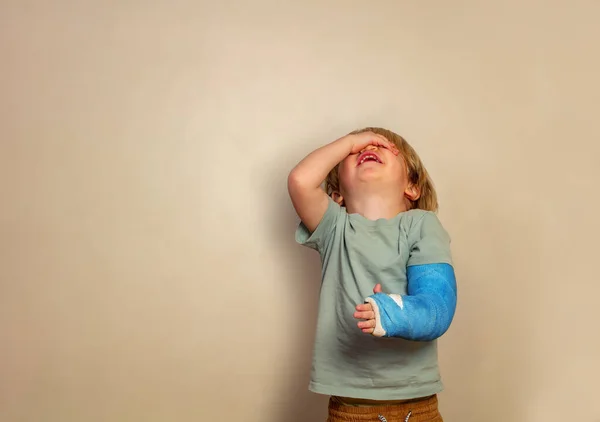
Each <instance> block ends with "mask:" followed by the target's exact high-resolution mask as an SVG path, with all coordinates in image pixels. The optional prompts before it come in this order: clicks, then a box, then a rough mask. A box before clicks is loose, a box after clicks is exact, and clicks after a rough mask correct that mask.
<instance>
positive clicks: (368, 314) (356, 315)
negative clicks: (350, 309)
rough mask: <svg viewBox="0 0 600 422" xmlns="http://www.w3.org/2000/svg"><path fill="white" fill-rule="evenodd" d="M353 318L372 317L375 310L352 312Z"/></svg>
mask: <svg viewBox="0 0 600 422" xmlns="http://www.w3.org/2000/svg"><path fill="white" fill-rule="evenodd" d="M354 318H356V319H367V320H369V319H374V318H375V312H373V311H366V312H354Z"/></svg>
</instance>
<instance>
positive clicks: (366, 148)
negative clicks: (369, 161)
mask: <svg viewBox="0 0 600 422" xmlns="http://www.w3.org/2000/svg"><path fill="white" fill-rule="evenodd" d="M375 150H377V146H375V145H367V146H366V147H364V148H363V149H362V150H361V151H360V152H361V153H363V152H365V151H375Z"/></svg>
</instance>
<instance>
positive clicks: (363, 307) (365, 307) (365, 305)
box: [356, 303, 373, 312]
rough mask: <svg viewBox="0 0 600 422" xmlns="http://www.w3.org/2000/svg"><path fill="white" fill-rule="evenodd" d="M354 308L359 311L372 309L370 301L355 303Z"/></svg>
mask: <svg viewBox="0 0 600 422" xmlns="http://www.w3.org/2000/svg"><path fill="white" fill-rule="evenodd" d="M356 310H357V311H359V312H363V311H372V310H373V307H372V306H371V304H370V303H361V304H360V305H356Z"/></svg>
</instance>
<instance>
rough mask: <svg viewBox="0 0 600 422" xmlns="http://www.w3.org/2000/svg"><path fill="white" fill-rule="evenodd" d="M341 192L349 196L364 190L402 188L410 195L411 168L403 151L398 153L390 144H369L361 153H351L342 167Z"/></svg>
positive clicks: (399, 189) (392, 190)
mask: <svg viewBox="0 0 600 422" xmlns="http://www.w3.org/2000/svg"><path fill="white" fill-rule="evenodd" d="M338 172H339V181H340V191H341V192H340V193H341V195H342V197H345V198H348V197H349V196H353V195H356V194H360V192H361V191H362V192H371V193H372V192H373V190H374V189H375V190H377V189H381V191H382V193H384V192H385V193H389V192H396V191H397V192H398V195H401V196H408V197H409V198H410V196H411V195H410V194H408V195H407V192H409V191H410V188H409V183H408V172H407V169H406V164H405V162H404V158H403V157H402V155H401V154H398V155H394V154H393V153H392V152H391V151H390V150H388V149H387V148H382V147H377V146H374V145H369V146H367V147H366V148H364V149H363V150H362V151H360V152H359V153H358V154H350V155H349V156H348V157H346V158H345V159H344V160H343V161H342V162H341V163H340V164H339V167H338Z"/></svg>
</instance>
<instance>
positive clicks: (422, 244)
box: [407, 212, 452, 267]
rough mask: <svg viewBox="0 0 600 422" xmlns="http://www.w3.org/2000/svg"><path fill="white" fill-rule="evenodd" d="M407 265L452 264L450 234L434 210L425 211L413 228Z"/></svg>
mask: <svg viewBox="0 0 600 422" xmlns="http://www.w3.org/2000/svg"><path fill="white" fill-rule="evenodd" d="M409 239H410V254H409V257H408V264H407V267H410V266H412V265H424V264H442V263H443V264H450V265H452V254H451V252H450V236H449V235H448V233H447V232H446V230H445V229H444V227H443V226H442V223H441V222H440V220H439V219H438V217H437V216H436V215H435V214H434V213H433V212H427V213H425V214H424V215H423V216H422V217H421V218H420V219H419V221H418V222H417V223H416V224H415V225H414V226H413V227H412V228H411V232H410V236H409Z"/></svg>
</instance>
